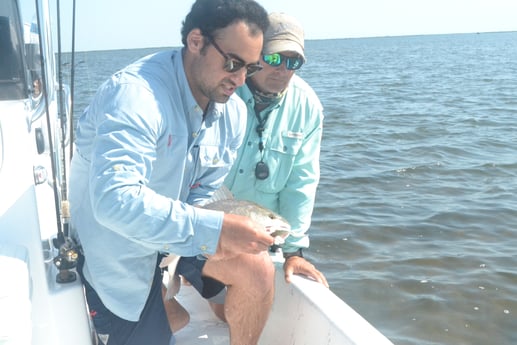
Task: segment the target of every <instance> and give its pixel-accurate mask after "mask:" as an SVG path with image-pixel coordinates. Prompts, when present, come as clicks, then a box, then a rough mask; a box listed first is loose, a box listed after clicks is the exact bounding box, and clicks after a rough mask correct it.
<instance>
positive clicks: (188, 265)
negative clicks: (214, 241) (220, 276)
mask: <svg viewBox="0 0 517 345" xmlns="http://www.w3.org/2000/svg"><path fill="white" fill-rule="evenodd" d="M205 263H206V258H204V257H200V256H191V257H185V256H182V257H181V258H180V260H179V262H178V266H176V274H180V275H182V276H183V278H185V279H186V280H188V282H189V283H190V284H192V286H194V287H195V288H196V290H197V291H198V292H199V293H200V294H201V296H203V297H204V298H206V299H208V300H209V301H211V302H214V303H219V304H223V303H224V299H225V296H226V289H225V285H224V284H223V283H221V282H220V281H218V280H215V279H213V278H210V277H205V276H202V275H201V272H202V271H203V267H204V266H205Z"/></svg>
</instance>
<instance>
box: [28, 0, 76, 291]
mask: <svg viewBox="0 0 517 345" xmlns="http://www.w3.org/2000/svg"><path fill="white" fill-rule="evenodd" d="M35 3H36V16H37V21H38V37H39V42H40V45H39V46H40V63H41V66H42V83H43V85H45V86H48V83H47V80H48V76H47V68H46V64H45V58H44V57H45V54H44V48H43V44H41V43H42V42H44V40H43V33H42V28H45V29H47V27H46V26H44V25H43V23H42V21H43V19H44V17H43V15H42V13H41V12H42V11H43V8H42V7H41V8H40V5H41V1H40V0H35ZM46 5H47V7H46V8H45V10H47V11H48V3H46ZM74 11H75V6H74ZM46 15H48V14H47V13H46ZM74 17H75V16H74ZM57 25H58V28H57V37H58V38H57V40H58V53H57V55H58V64H57V65H58V66H57V70H58V90H57V98H58V119H59V122H60V130H61V132H60V135H59V141H60V147H59V148H57V149H55V147H54V140H55V136H54V134H53V131H52V125H51V124H52V119H51V117H50V111H49V95H48V90H45V92H44V97H45V111H46V118H47V131H48V133H49V138H48V139H49V140H48V143H49V150H50V152H51V169H52V179H53V181H54V183H53V192H54V202H55V209H56V218H57V237H56V238H55V239H53V245H54V247H55V248H56V249H58V255H57V256H56V257H54V260H53V261H54V264H55V265H56V267H57V268H58V269H59V273H58V274H57V276H56V281H57V282H58V283H69V282H73V281H75V280H76V279H77V274H76V273H75V272H72V271H71V269H72V268H74V267H75V266H76V264H77V259H78V252H77V248H76V245H75V243H74V241H73V240H72V239H71V238H70V237H69V232H70V231H69V230H70V229H69V227H70V208H69V201H68V185H67V165H68V164H67V163H68V162H67V159H66V157H67V155H66V143H67V128H68V126H67V124H68V122H67V118H68V115H69V113H68V112H67V107H66V105H65V95H66V92H65V87H64V83H63V76H62V70H61V65H62V63H61V56H62V51H61V10H60V0H57ZM49 54H53V52H52V51H50V52H49ZM68 121H70V122H72V121H71V120H68ZM69 143H70V144H71V142H69ZM57 151H59V152H57ZM58 160H59V161H58ZM58 164H59V165H60V167H61V169H60V170H59V171H60V172H61V176H60V178H59V179H58V176H57V174H58ZM58 183H60V186H59V187H58V185H57V184H58ZM58 188H59V189H60V191H61V194H60V195H59V193H58Z"/></svg>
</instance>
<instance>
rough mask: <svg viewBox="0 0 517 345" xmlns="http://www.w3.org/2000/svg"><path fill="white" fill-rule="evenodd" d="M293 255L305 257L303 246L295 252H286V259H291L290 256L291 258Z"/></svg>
mask: <svg viewBox="0 0 517 345" xmlns="http://www.w3.org/2000/svg"><path fill="white" fill-rule="evenodd" d="M293 256H298V257H300V258H303V253H302V248H300V249H298V250H297V251H295V252H291V253H284V259H289V258H291V257H293Z"/></svg>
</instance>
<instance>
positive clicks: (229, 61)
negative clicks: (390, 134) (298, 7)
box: [70, 0, 274, 345]
mask: <svg viewBox="0 0 517 345" xmlns="http://www.w3.org/2000/svg"><path fill="white" fill-rule="evenodd" d="M267 26H268V18H267V12H265V10H264V9H263V8H262V6H260V5H259V4H258V3H256V2H255V1H253V0H197V1H196V2H195V3H194V4H193V6H192V9H191V11H190V13H189V14H188V15H187V17H186V18H185V21H184V23H183V27H182V32H181V33H182V43H183V48H182V49H179V50H172V51H171V50H168V51H164V52H160V53H156V54H153V55H151V56H148V57H145V58H143V59H141V60H139V61H137V62H135V63H134V64H131V65H129V66H128V67H126V68H125V69H123V70H121V71H119V72H117V73H115V74H114V75H113V76H112V77H111V78H110V79H109V80H108V81H106V82H105V83H104V84H103V85H102V86H101V87H100V88H99V90H98V91H97V93H96V95H95V96H94V98H93V100H92V102H91V103H90V105H89V106H88V108H87V109H86V110H85V112H84V113H83V115H82V116H81V117H80V119H79V122H78V125H77V133H76V142H75V147H76V151H75V154H74V157H73V161H72V167H71V180H70V186H71V188H70V189H71V190H70V202H71V215H72V225H73V235H74V238H76V240H77V241H78V242H80V244H81V248H82V253H81V257H80V262H79V265H78V270H79V273H80V275H81V278H82V281H83V283H84V285H85V293H86V299H87V302H88V305H89V310H90V313H91V315H92V319H93V323H94V325H95V328H96V331H97V334H98V336H99V342H100V343H101V344H108V345H141V344H155V345H169V344H172V343H174V337H173V336H172V333H171V329H170V326H169V322H168V320H167V315H166V311H165V308H164V303H163V301H162V276H161V271H160V268H159V267H158V263H159V262H160V260H161V256H162V255H164V254H167V253H174V254H177V255H180V256H182V258H181V260H180V261H179V264H178V266H177V272H178V273H179V274H181V275H183V276H184V277H185V278H186V279H187V280H188V281H189V282H190V283H192V284H193V285H194V286H195V288H196V289H197V290H198V291H199V292H200V293H201V294H202V295H203V296H204V297H205V298H207V299H214V301H217V298H219V296H220V293H221V292H222V291H223V290H224V289H225V285H226V286H227V287H228V288H227V291H226V306H227V309H226V312H227V313H226V317H227V320H228V323H229V328H230V337H231V344H239V345H242V344H249V345H253V344H256V343H257V341H258V338H259V336H260V333H261V331H262V329H263V327H264V325H265V322H266V319H267V316H268V314H269V310H270V308H271V304H272V300H273V290H274V289H273V283H274V266H273V264H272V263H271V260H270V258H269V255H268V253H267V249H268V248H269V247H270V246H271V245H272V244H273V241H274V240H273V238H272V237H271V236H270V235H269V234H267V233H266V232H265V231H264V229H262V228H261V227H260V225H258V224H256V223H254V222H252V221H251V219H249V218H247V217H242V216H236V215H231V214H223V213H222V212H218V211H211V210H205V209H202V208H199V207H195V206H194V205H196V204H201V203H203V202H204V201H206V200H207V199H208V198H209V197H210V196H211V195H212V194H213V192H214V191H215V190H216V189H218V188H219V187H220V186H221V185H222V183H223V181H224V178H225V177H226V175H227V173H228V171H229V169H230V167H231V165H232V163H233V162H234V160H235V157H236V150H237V148H238V147H239V146H240V145H241V142H242V138H243V136H244V131H245V116H246V107H245V105H244V103H243V102H242V100H241V99H240V98H239V97H238V96H237V95H234V92H235V90H236V89H237V88H238V87H239V86H241V85H243V84H244V82H245V79H246V78H247V77H250V76H252V75H253V74H254V73H256V72H258V71H259V70H260V69H261V68H262V67H261V66H260V64H259V60H260V53H261V49H262V44H263V32H264V31H265V30H266V28H267ZM207 257H208V259H206V258H207Z"/></svg>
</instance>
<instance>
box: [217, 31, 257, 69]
mask: <svg viewBox="0 0 517 345" xmlns="http://www.w3.org/2000/svg"><path fill="white" fill-rule="evenodd" d="M207 38H208V41H209V42H210V43H212V45H213V46H214V48H215V49H216V50H217V51H218V52H219V54H221V55H222V57H224V58H225V60H226V61H225V62H224V66H223V69H224V70H225V71H226V72H228V73H235V72H237V71H238V70H240V69H241V68H243V67H246V78H248V77H251V76H252V75H254V74H255V73H257V72H258V71H260V70H262V65H260V64H258V63H250V64H247V65H246V63H245V62H244V61H242V60H241V59H239V58H237V57H232V56H230V55H228V54H226V53H225V52H223V50H222V49H221V48H220V47H219V46H218V45H217V43H215V40H214V39H213V38H211V37H209V36H208V37H207Z"/></svg>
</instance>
